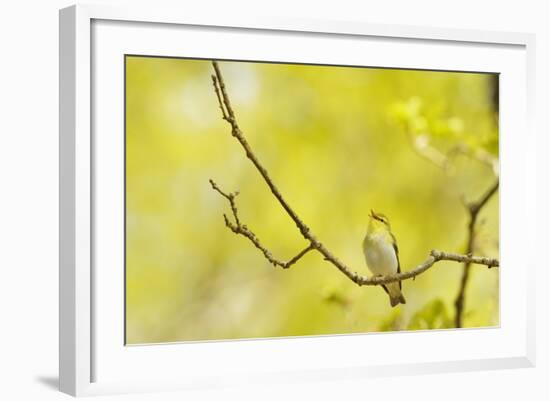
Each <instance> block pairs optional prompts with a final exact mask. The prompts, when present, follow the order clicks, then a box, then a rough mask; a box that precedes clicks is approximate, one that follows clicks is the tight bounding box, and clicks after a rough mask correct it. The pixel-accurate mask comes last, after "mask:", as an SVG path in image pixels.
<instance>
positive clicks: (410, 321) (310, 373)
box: [60, 6, 535, 395]
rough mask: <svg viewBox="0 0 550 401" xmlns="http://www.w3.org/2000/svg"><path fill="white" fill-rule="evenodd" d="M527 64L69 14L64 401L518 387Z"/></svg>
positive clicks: (339, 33)
mask: <svg viewBox="0 0 550 401" xmlns="http://www.w3.org/2000/svg"><path fill="white" fill-rule="evenodd" d="M533 46H534V38H533V36H531V35H528V34H509V33H495V32H476V31H462V30H447V29H433V28H430V29H428V28H420V27H403V26H380V25H371V24H367V23H364V24H363V23H347V22H346V23H336V22H321V21H319V22H314V21H293V20H290V19H289V20H288V21H281V20H261V19H260V20H258V19H255V20H253V21H252V20H250V21H246V20H243V21H229V20H223V19H222V20H216V18H215V17H210V16H208V17H198V16H192V15H187V14H184V15H178V13H170V14H164V13H160V12H158V11H157V12H153V11H151V10H139V9H133V10H132V9H124V10H120V9H111V8H106V7H97V6H73V7H70V8H67V9H64V10H62V11H61V13H60V52H61V54H60V77H61V79H60V99H61V101H60V155H61V156H60V157H61V161H60V182H61V193H60V202H61V205H60V210H61V222H60V232H61V234H60V244H61V253H60V388H61V390H62V391H64V392H67V393H70V394H73V395H90V394H105V393H116V392H133V391H155V390H166V389H197V388H211V387H216V386H230V385H239V384H245V383H284V382H288V381H296V380H328V379H338V378H356V379H360V378H363V377H372V376H376V375H380V374H384V375H388V374H391V375H400V374H411V373H431V372H438V371H460V370H474V369H497V368H507V367H521V366H525V367H527V366H532V364H533V363H534V328H533V325H534V319H533V316H534V314H533V312H532V310H533V302H534V301H533V300H534V298H533V292H532V291H533V287H534V285H533V279H532V274H531V271H532V269H533V263H534V258H533V257H532V256H531V255H533V252H532V249H531V247H532V245H531V244H532V243H533V241H532V238H531V235H533V234H530V233H533V232H534V230H533V224H534V223H533V218H534V207H533V206H534V186H535V184H534V163H533V161H532V157H531V154H532V152H533V146H534V145H533V144H534V138H533V133H532V132H531V130H530V114H529V113H530V112H531V110H532V104H531V102H532V87H533V84H534V75H533V61H532V59H533V57H534V53H533ZM388 350H391V352H388Z"/></svg>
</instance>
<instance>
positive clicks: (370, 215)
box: [369, 209, 376, 219]
mask: <svg viewBox="0 0 550 401" xmlns="http://www.w3.org/2000/svg"><path fill="white" fill-rule="evenodd" d="M369 217H370V218H371V219H375V218H376V213H374V210H372V209H371V210H370V214H369Z"/></svg>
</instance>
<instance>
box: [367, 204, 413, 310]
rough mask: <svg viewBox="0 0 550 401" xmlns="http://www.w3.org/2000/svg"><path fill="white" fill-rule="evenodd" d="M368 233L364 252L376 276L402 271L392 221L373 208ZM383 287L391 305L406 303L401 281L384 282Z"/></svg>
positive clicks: (370, 268) (368, 264)
mask: <svg viewBox="0 0 550 401" xmlns="http://www.w3.org/2000/svg"><path fill="white" fill-rule="evenodd" d="M369 218H370V219H369V225H368V228H367V235H366V236H365V239H364V240H363V252H364V254H365V260H366V261H367V266H368V268H369V270H370V271H371V272H372V274H373V275H374V276H389V275H392V274H396V273H401V266H400V265H399V250H398V248H397V242H396V240H395V237H394V235H393V234H392V232H391V228H390V222H389V220H388V218H387V217H386V216H384V215H383V214H381V213H375V212H374V211H373V210H371V212H370V215H369ZM382 287H383V288H384V290H385V291H386V292H387V293H388V295H389V296H390V304H391V306H392V307H393V306H396V305H398V304H400V303H401V304H404V303H405V297H403V293H402V292H401V281H396V282H393V283H388V284H383V285H382Z"/></svg>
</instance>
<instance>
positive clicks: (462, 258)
mask: <svg viewBox="0 0 550 401" xmlns="http://www.w3.org/2000/svg"><path fill="white" fill-rule="evenodd" d="M212 64H213V66H214V71H215V75H213V76H212V80H213V83H214V88H215V90H216V95H217V98H218V102H219V105H220V109H221V110H222V117H223V119H224V120H226V121H227V123H228V124H229V125H230V126H231V134H232V135H233V136H234V137H235V138H236V139H237V140H238V141H239V143H240V144H241V146H242V147H243V149H244V151H245V154H246V157H247V158H248V159H249V160H250V161H251V162H252V164H254V166H255V167H256V169H257V170H258V172H259V173H260V175H261V176H262V178H263V179H264V181H265V183H266V184H267V186H268V187H269V189H270V190H271V193H272V194H273V196H275V198H276V199H277V201H278V202H279V204H280V205H281V206H282V207H283V209H284V210H285V211H286V213H287V214H288V215H289V216H290V218H291V219H292V220H293V221H294V223H295V224H296V227H297V228H298V230H299V231H300V233H301V234H302V236H303V237H304V239H306V240H307V241H308V242H309V245H308V246H307V247H306V248H305V249H304V250H302V251H301V252H299V253H298V254H297V255H296V256H295V257H293V258H292V259H290V260H289V261H288V262H282V261H280V260H278V259H276V258H274V257H273V255H272V253H271V252H270V251H269V250H268V249H267V248H265V247H264V246H263V245H261V243H260V241H259V240H258V238H257V237H256V235H255V234H254V233H253V232H252V231H250V229H248V227H247V226H246V225H243V224H242V223H241V222H240V221H239V218H238V210H237V207H236V204H235V196H236V194H237V193H229V194H227V193H225V192H223V191H222V190H221V189H220V188H219V187H218V186H217V185H216V183H215V182H214V181H212V180H210V184H211V185H212V188H213V189H214V190H216V191H217V192H219V193H220V194H221V195H222V196H223V197H224V198H226V199H227V200H228V201H229V203H230V206H231V210H232V212H233V217H234V219H235V223H232V222H231V221H230V220H229V219H228V218H227V216H225V215H224V219H225V224H226V226H227V227H228V228H229V229H230V230H231V231H233V232H234V233H235V234H240V235H243V236H245V237H246V238H248V239H249V240H250V241H251V242H252V243H253V244H254V246H255V247H256V248H258V249H259V250H260V251H261V252H262V253H263V255H264V256H265V258H266V259H267V260H268V261H269V262H270V263H271V264H273V265H274V266H280V267H283V268H288V267H290V266H291V265H293V264H294V263H296V262H297V261H298V260H299V259H300V258H302V257H303V256H304V255H305V254H307V253H308V252H309V251H311V250H316V251H317V252H318V253H320V254H321V255H322V256H323V258H324V260H326V261H328V262H330V263H331V264H332V265H334V266H335V267H336V268H337V269H338V270H340V271H341V272H342V273H343V274H345V275H346V276H347V277H348V278H349V279H350V280H351V281H353V282H354V283H356V284H357V285H360V286H362V285H381V284H387V283H392V282H395V281H402V280H407V279H410V278H413V277H416V276H418V275H419V274H421V273H423V272H425V271H426V270H428V269H429V268H431V267H432V266H433V265H434V264H435V263H436V262H439V261H444V260H447V261H454V262H467V263H470V264H471V263H476V264H482V265H486V266H488V267H494V266H498V265H499V262H498V260H496V259H489V258H484V257H478V256H472V255H458V254H452V253H446V252H441V251H435V250H434V251H432V252H431V253H430V256H429V257H428V259H427V260H426V261H424V262H423V263H422V264H420V265H418V266H417V267H415V268H414V269H412V270H410V271H407V272H404V273H400V274H395V275H391V276H384V277H366V276H362V275H359V274H358V273H357V272H355V271H353V270H352V269H350V268H349V267H348V266H347V265H345V264H344V263H343V262H342V261H340V259H338V258H337V257H336V256H335V255H334V254H333V253H332V252H331V251H329V250H328V248H327V247H326V246H325V245H323V244H322V243H321V242H320V241H319V240H318V239H317V237H316V236H315V235H314V234H313V233H312V231H311V230H310V229H309V227H308V226H307V225H306V224H305V223H304V222H303V221H302V220H301V219H300V217H299V216H298V214H297V213H296V212H295V211H294V209H292V207H291V206H290V205H289V204H288V202H287V201H286V200H285V199H284V197H283V196H282V194H281V192H280V191H279V189H278V188H277V186H276V185H275V183H274V182H273V180H272V179H271V177H270V176H269V173H268V172H267V169H266V168H265V167H264V166H263V165H262V164H261V163H260V161H259V160H258V158H257V157H256V155H255V154H254V152H253V151H252V148H251V147H250V145H249V144H248V141H247V140H246V138H245V137H244V135H243V133H242V131H241V130H240V128H239V126H238V124H237V120H236V117H235V113H234V111H233V108H232V107H231V102H230V100H229V96H228V94H227V90H226V87H225V83H224V80H223V76H222V73H221V71H220V68H219V66H218V63H217V62H216V61H213V62H212Z"/></svg>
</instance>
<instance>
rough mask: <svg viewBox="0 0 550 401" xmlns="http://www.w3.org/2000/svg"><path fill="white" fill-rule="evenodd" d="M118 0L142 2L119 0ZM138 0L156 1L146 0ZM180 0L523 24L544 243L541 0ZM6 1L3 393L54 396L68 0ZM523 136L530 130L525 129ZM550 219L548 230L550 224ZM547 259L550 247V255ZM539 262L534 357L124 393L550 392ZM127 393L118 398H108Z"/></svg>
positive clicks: (267, 11) (1, 65) (467, 23)
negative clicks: (460, 369) (451, 370)
mask: <svg viewBox="0 0 550 401" xmlns="http://www.w3.org/2000/svg"><path fill="white" fill-rule="evenodd" d="M95 2H96V3H108V4H113V5H120V4H129V3H137V1H134V2H132V1H128V0H126V1H124V0H111V1H105V0H104V1H100V0H96V1H95ZM140 3H148V2H145V1H140ZM149 3H151V4H154V5H155V6H156V7H161V6H169V5H170V4H172V5H173V4H178V5H179V6H180V7H184V8H187V9H188V10H189V13H193V12H194V11H195V10H196V11H200V12H202V13H204V12H208V11H210V12H212V13H216V14H221V15H228V16H231V15H235V14H239V13H247V14H249V15H274V16H282V17H284V16H294V17H298V18H318V19H336V20H364V21H368V22H375V23H396V24H408V25H427V26H440V27H457V28H474V29H489V30H504V31H526V32H533V33H536V34H537V95H536V102H537V121H536V129H537V131H538V142H539V146H538V151H539V157H538V166H539V177H538V182H539V187H540V188H539V193H538V200H537V203H538V205H539V208H538V211H537V217H538V221H539V223H538V241H539V242H538V249H540V250H541V253H543V252H544V250H545V249H546V247H547V245H546V244H547V242H548V240H550V235H549V234H548V233H547V232H548V230H550V220H549V212H548V205H550V199H549V194H550V192H549V190H548V182H550V180H549V172H550V157H548V156H547V155H546V154H543V152H545V149H547V148H548V146H550V141H549V139H548V132H545V128H546V129H547V128H548V123H547V117H546V116H547V114H548V111H547V110H548V107H549V106H550V103H549V101H548V100H549V90H550V87H549V77H548V72H549V71H550V28H549V24H548V15H549V13H548V11H546V10H545V2H544V1H534V0H533V1H531V0H523V1H521V2H503V1H497V0H486V1H479V0H476V1H473V0H460V1H456V0H455V1H441V0H439V1H437V0H415V1H407V0H399V1H395V0H386V1H380V0H378V1H372V0H357V1H354V0H339V1H330V2H326V4H325V3H322V2H320V1H318V0H317V1H315V0H302V1H300V2H299V1H296V0H277V1H275V0H272V1H270V2H269V3H265V2H261V1H257V2H254V1H252V0H229V1H225V2H222V1H218V2H214V1H210V0H201V1H197V0H179V1H159V0H157V1H154V2H153V1H149ZM1 4H2V7H1V8H0V9H1V11H2V13H1V15H2V18H1V22H0V49H1V51H2V53H1V54H2V56H1V57H2V59H1V62H0V106H1V108H0V110H1V113H0V191H1V193H0V244H1V245H0V311H1V314H0V316H1V320H0V399H4V400H20V399H21V400H23V399H25V400H57V399H66V398H68V396H65V395H63V394H60V393H58V392H57V390H56V388H57V349H58V348H57V333H58V330H57V324H58V314H57V290H58V286H57V280H58V275H57V261H58V241H57V235H58V224H57V220H58V195H57V192H58V179H57V173H58V134H57V130H58V91H57V88H58V69H57V68H58V62H57V58H58V44H57V43H58V20H57V12H58V9H59V8H62V7H65V6H68V5H70V4H72V2H71V1H61V0H46V1H45V0H42V1H40V0H26V1H20V2H15V1H12V2H9V3H8V2H2V3H1ZM518 135H521V133H518ZM543 228H546V230H544V231H543ZM541 258H542V256H541ZM545 259H546V260H544V261H541V263H540V265H539V266H538V272H537V304H538V307H537V340H538V343H537V353H538V362H537V367H536V368H533V369H523V370H508V371H493V372H481V373H480V372H478V373H461V374H440V375H431V376H416V377H398V378H382V379H372V380H365V381H363V382H344V381H340V382H329V383H315V384H304V385H296V386H292V387H290V386H289V387H278V388H238V389H231V390H226V391H225V392H224V393H223V394H222V392H220V391H212V392H206V393H187V394H182V393H165V394H149V395H139V396H135V395H130V396H120V398H121V399H131V400H169V399H170V400H171V399H178V400H180V399H185V398H186V397H188V398H187V399H194V400H195V399H198V400H203V399H208V400H217V399H220V398H222V397H223V399H239V400H246V399H250V400H254V399H258V398H260V399H262V400H263V399H292V400H293V399H300V398H304V399H305V398H307V399H309V398H314V399H318V400H334V399H377V398H378V399H384V400H392V399H402V400H405V399H406V400H414V399H422V400H432V399H442V400H445V401H450V400H455V399H457V400H458V399H464V398H465V397H473V398H474V399H482V397H483V398H485V399H496V398H497V397H504V399H508V398H510V399H512V397H513V398H515V399H518V398H519V399H524V398H527V399H530V400H531V399H532V400H536V399H549V398H548V397H549V395H550V390H549V388H548V386H547V382H548V379H549V378H550V348H549V341H548V339H549V338H550V314H549V313H548V309H547V306H548V305H550V302H548V295H547V294H546V284H547V283H549V282H550V273H549V270H550V263H549V262H548V258H547V257H545ZM105 399H119V397H117V398H115V397H105Z"/></svg>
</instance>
